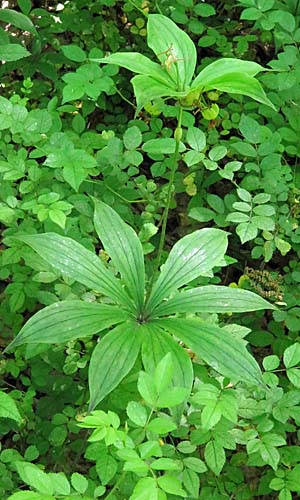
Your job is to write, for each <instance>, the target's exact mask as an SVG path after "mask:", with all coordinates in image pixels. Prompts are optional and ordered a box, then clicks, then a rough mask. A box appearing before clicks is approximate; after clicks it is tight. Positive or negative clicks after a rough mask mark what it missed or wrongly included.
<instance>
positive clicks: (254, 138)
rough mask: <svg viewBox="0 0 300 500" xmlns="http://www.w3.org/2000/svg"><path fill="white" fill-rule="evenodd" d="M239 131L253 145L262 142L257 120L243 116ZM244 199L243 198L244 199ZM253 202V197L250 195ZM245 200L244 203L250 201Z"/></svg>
mask: <svg viewBox="0 0 300 500" xmlns="http://www.w3.org/2000/svg"><path fill="white" fill-rule="evenodd" d="M239 129H240V132H241V133H242V135H243V137H245V139H246V141H248V142H250V143H252V144H258V143H259V142H261V129H260V125H259V123H257V121H256V120H253V118H251V117H250V116H247V115H242V117H241V120H240V123H239ZM242 199H243V198H242ZM250 200H251V195H250ZM250 200H249V199H248V200H244V201H250Z"/></svg>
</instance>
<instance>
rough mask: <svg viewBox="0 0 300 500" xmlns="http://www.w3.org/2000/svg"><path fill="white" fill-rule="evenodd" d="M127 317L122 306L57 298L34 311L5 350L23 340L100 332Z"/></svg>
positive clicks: (52, 339)
mask: <svg viewBox="0 0 300 500" xmlns="http://www.w3.org/2000/svg"><path fill="white" fill-rule="evenodd" d="M126 319H128V314H126V313H125V312H124V311H122V309H120V308H118V307H115V306H111V305H106V304H96V303H89V302H82V301H79V300H65V301H63V302H56V303H55V304H51V305H50V306H48V307H45V308H44V309H42V310H41V311H39V312H37V313H36V314H35V315H34V316H32V318H30V319H29V320H28V321H27V323H26V324H25V325H24V326H23V328H22V329H21V331H20V332H19V334H18V335H17V337H16V338H15V339H14V340H13V341H12V342H11V343H10V344H9V346H8V347H7V350H11V349H14V348H15V347H17V346H19V345H22V344H36V343H44V344H48V343H49V344H56V343H63V342H69V341H70V340H74V339H77V338H84V337H88V336H90V335H94V334H95V333H99V332H101V331H102V330H104V329H105V328H108V327H110V326H111V325H115V324H117V323H120V322H122V321H126Z"/></svg>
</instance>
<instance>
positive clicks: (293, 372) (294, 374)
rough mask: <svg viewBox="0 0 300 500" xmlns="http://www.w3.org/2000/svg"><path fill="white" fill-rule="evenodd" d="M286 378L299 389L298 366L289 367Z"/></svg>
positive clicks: (299, 376) (299, 375)
mask: <svg viewBox="0 0 300 500" xmlns="http://www.w3.org/2000/svg"><path fill="white" fill-rule="evenodd" d="M286 374H287V377H288V379H289V380H290V382H291V383H292V384H293V385H294V386H295V387H297V388H298V389H300V370H299V368H289V369H288V370H287V372H286Z"/></svg>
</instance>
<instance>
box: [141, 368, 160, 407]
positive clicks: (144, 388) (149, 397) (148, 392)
mask: <svg viewBox="0 0 300 500" xmlns="http://www.w3.org/2000/svg"><path fill="white" fill-rule="evenodd" d="M137 388H138V391H139V393H140V395H141V396H142V398H143V399H144V400H145V401H146V403H147V404H148V405H150V406H155V405H156V401H157V393H156V390H155V385H154V384H153V379H152V376H151V375H149V373H145V372H142V371H141V372H140V373H139V379H138V384H137Z"/></svg>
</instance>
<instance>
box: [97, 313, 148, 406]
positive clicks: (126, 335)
mask: <svg viewBox="0 0 300 500" xmlns="http://www.w3.org/2000/svg"><path fill="white" fill-rule="evenodd" d="M142 329H143V328H142V325H138V324H137V323H134V322H133V321H127V322H126V323H123V324H121V325H118V326H117V327H116V328H114V329H113V330H112V331H111V332H109V333H108V334H107V335H105V337H104V338H103V339H101V340H100V342H99V344H98V345H97V346H96V347H95V349H94V351H93V353H92V356H91V362H90V367H89V387H90V405H89V411H91V410H93V409H94V408H95V407H96V406H97V404H98V403H100V401H102V399H103V398H105V396H107V394H109V393H110V392H111V391H112V390H113V389H114V388H115V387H117V385H119V383H120V382H121V380H123V378H124V377H125V375H127V373H128V372H129V371H130V370H131V368H132V367H133V365H134V363H135V361H136V358H137V356H138V353H139V351H140V345H141V338H142V331H141V330H142Z"/></svg>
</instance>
